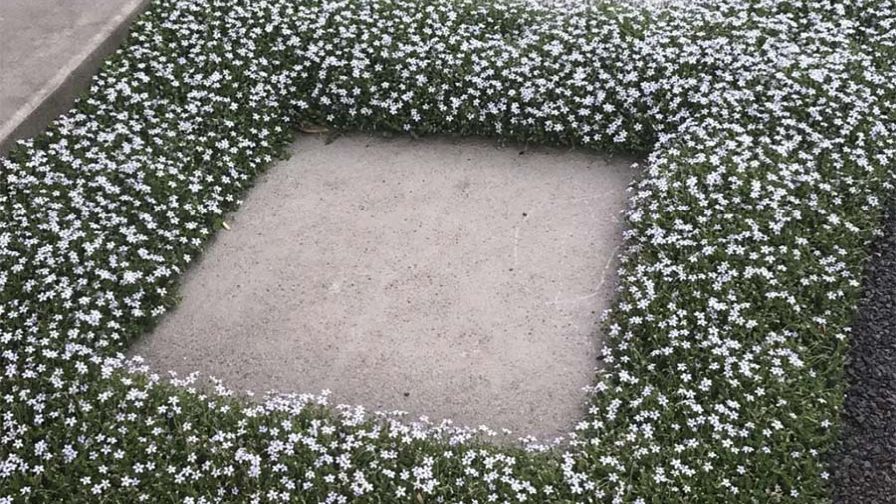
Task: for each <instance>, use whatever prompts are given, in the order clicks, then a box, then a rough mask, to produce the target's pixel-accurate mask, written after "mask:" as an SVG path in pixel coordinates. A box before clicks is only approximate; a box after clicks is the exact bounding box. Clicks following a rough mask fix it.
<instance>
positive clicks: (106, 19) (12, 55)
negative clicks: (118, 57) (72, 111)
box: [0, 0, 149, 155]
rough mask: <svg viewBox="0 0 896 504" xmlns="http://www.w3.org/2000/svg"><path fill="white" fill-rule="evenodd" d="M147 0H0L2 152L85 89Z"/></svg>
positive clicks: (0, 153)
mask: <svg viewBox="0 0 896 504" xmlns="http://www.w3.org/2000/svg"><path fill="white" fill-rule="evenodd" d="M148 1H149V0H0V155H2V154H4V153H5V152H7V151H8V149H9V147H10V146H11V145H12V143H13V142H14V141H15V140H17V139H21V138H28V137H31V136H33V135H36V134H37V133H38V132H40V131H41V130H42V129H43V128H45V127H46V126H47V124H49V123H50V121H52V120H53V118H55V117H57V116H58V115H59V114H61V113H63V112H65V111H66V110H68V109H69V108H70V107H71V105H72V103H73V102H74V100H75V98H76V97H77V96H78V94H80V93H81V92H82V91H84V90H85V89H87V87H88V85H89V83H90V79H91V78H92V77H93V75H94V74H95V73H96V70H97V69H98V68H99V66H100V64H101V63H102V61H103V59H104V58H105V57H106V56H108V55H109V54H111V53H112V52H113V51H114V50H115V49H116V48H117V47H118V46H119V45H120V43H121V42H122V41H123V40H124V38H125V36H126V34H127V28H128V26H129V25H130V22H131V20H132V19H133V18H134V17H135V16H136V15H137V14H138V13H139V12H141V11H142V9H143V8H145V6H146V5H147V4H148Z"/></svg>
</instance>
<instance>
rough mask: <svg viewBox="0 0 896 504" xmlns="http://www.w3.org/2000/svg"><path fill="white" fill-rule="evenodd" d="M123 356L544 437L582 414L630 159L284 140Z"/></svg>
mask: <svg viewBox="0 0 896 504" xmlns="http://www.w3.org/2000/svg"><path fill="white" fill-rule="evenodd" d="M292 154H293V155H292V157H291V159H289V160H288V161H284V162H280V163H278V164H276V165H275V166H273V167H272V168H271V169H270V171H268V172H267V173H266V174H265V175H263V176H261V177H260V180H259V183H258V185H257V186H256V187H255V188H253V189H252V191H251V192H250V193H249V194H248V196H247V198H246V200H245V202H244V204H243V206H242V207H241V208H240V210H239V211H238V212H236V213H235V214H234V215H232V216H231V217H230V219H232V220H230V221H229V225H230V228H231V229H230V230H229V231H227V230H222V231H220V232H219V233H218V236H217V238H216V239H215V241H214V242H213V243H212V244H211V245H210V247H209V248H208V249H207V251H206V252H205V254H204V256H203V257H202V258H201V259H200V260H198V261H197V264H195V265H194V266H193V267H192V268H191V269H190V271H189V272H188V273H187V275H186V278H185V280H184V284H183V286H182V289H181V295H182V297H183V300H182V303H181V304H180V305H179V306H178V307H177V308H176V309H174V310H173V311H172V312H171V313H169V314H168V315H166V316H165V317H164V318H163V319H162V321H161V322H160V324H159V326H158V327H157V328H156V330H155V331H154V332H153V333H152V334H150V335H147V336H145V337H144V338H142V339H141V340H140V341H138V342H137V343H135V345H134V346H133V347H132V353H133V354H139V355H142V356H144V357H146V358H147V360H148V362H149V364H150V365H152V366H153V368H154V369H156V370H159V371H162V370H175V371H178V372H179V373H189V372H191V371H200V372H202V373H203V374H206V375H208V374H210V375H212V376H215V377H218V378H222V379H223V380H224V381H225V383H226V384H227V385H228V386H230V387H232V388H234V389H236V390H246V389H250V390H253V391H255V392H259V393H260V392H264V391H267V390H272V389H275V390H278V391H281V392H312V393H317V392H320V391H321V390H323V389H329V390H331V391H332V396H331V397H332V401H333V402H334V403H347V404H361V405H364V406H366V407H368V408H369V409H375V410H396V409H397V410H404V411H408V412H409V413H411V415H413V418H416V417H417V416H420V415H427V416H429V417H430V418H431V419H432V420H436V421H437V420H441V419H442V418H451V419H454V420H455V421H456V422H457V423H459V424H465V425H471V426H476V425H480V424H486V425H489V426H490V427H493V428H496V429H499V428H509V429H511V430H513V431H514V434H515V435H520V436H522V435H527V434H532V435H536V436H539V437H541V438H545V437H552V436H554V435H558V434H563V433H565V432H568V431H569V429H571V428H572V426H573V425H574V423H575V422H576V421H577V420H578V419H579V418H580V417H581V415H582V414H583V406H584V401H585V399H586V395H585V393H584V392H583V390H582V388H583V387H585V386H587V385H589V384H591V383H592V380H593V374H594V369H595V367H596V366H597V361H596V356H597V354H598V349H599V344H600V334H599V324H598V317H599V315H600V313H601V312H602V311H603V309H604V308H606V307H607V306H608V303H609V300H610V298H611V294H612V292H613V287H614V283H615V277H614V274H615V261H614V257H615V254H616V251H617V248H618V244H619V243H620V240H621V225H620V218H621V214H620V212H621V210H622V208H623V206H624V198H625V187H626V185H627V184H628V183H629V182H630V180H631V178H632V176H633V173H634V170H633V169H632V167H631V165H632V162H633V160H632V159H627V158H626V159H623V158H607V157H604V156H600V155H597V154H594V153H584V152H569V151H566V150H559V149H547V148H537V149H528V150H526V151H525V152H523V151H522V148H521V147H519V146H512V147H505V148H499V147H497V146H496V145H495V144H494V142H493V141H489V140H481V139H480V140H471V139H464V140H457V139H427V140H417V141H413V140H410V139H404V138H402V139H391V140H390V139H383V138H374V137H369V136H364V135H357V136H355V135H353V136H349V137H343V138H340V139H338V140H336V141H335V142H334V143H332V144H330V145H326V144H325V142H324V141H323V140H322V139H321V138H319V137H313V136H302V137H300V138H299V139H298V140H297V142H296V143H295V144H294V145H293V148H292Z"/></svg>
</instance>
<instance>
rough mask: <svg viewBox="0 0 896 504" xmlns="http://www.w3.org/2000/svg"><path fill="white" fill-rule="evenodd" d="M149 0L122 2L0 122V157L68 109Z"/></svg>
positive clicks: (117, 45) (122, 39)
mask: <svg viewBox="0 0 896 504" xmlns="http://www.w3.org/2000/svg"><path fill="white" fill-rule="evenodd" d="M149 2H150V0H129V1H127V2H125V4H124V5H123V6H122V8H121V10H120V11H119V12H118V14H117V15H115V16H114V17H113V18H111V19H110V20H109V22H108V23H106V24H105V25H104V26H103V29H102V30H100V32H99V33H97V34H96V35H95V36H94V37H93V38H91V39H90V42H89V43H88V44H87V45H86V47H85V48H84V50H83V51H80V52H79V53H78V54H76V55H75V56H74V57H73V58H71V59H70V60H69V61H68V62H67V63H66V64H65V65H63V66H62V68H60V69H59V71H58V72H56V74H55V75H54V76H53V78H52V79H50V80H49V81H47V83H46V84H45V85H44V86H43V87H42V88H40V90H39V91H37V92H36V93H34V95H33V96H32V97H31V99H30V100H28V102H26V103H25V104H24V105H22V107H20V108H19V109H18V110H16V112H15V113H14V114H13V115H12V117H10V118H9V120H7V121H6V122H4V123H2V124H0V156H5V155H6V154H7V153H8V152H9V150H10V149H11V148H12V146H13V145H14V144H15V142H16V140H20V139H23V138H30V137H33V136H35V135H37V134H38V133H40V132H41V131H43V129H44V128H46V127H47V125H48V124H50V122H52V121H53V119H55V118H56V117H58V116H59V115H61V114H62V113H64V112H66V111H68V110H69V109H70V108H71V106H72V104H74V102H75V99H76V98H77V97H78V95H79V94H81V92H82V91H84V90H85V89H87V88H88V87H89V85H90V81H91V79H92V78H93V76H94V74H95V73H96V72H97V70H99V68H100V66H101V65H102V63H103V61H104V60H105V59H106V57H107V56H109V55H110V54H112V53H113V52H114V51H115V50H116V49H118V47H119V46H120V45H121V43H122V42H123V41H124V39H125V37H127V35H128V31H129V30H130V26H131V22H132V21H133V20H134V19H135V18H136V17H137V16H138V15H140V14H141V13H142V12H143V11H144V9H146V7H147V6H148V5H149Z"/></svg>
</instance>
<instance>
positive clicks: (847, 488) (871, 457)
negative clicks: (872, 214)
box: [831, 208, 896, 504]
mask: <svg viewBox="0 0 896 504" xmlns="http://www.w3.org/2000/svg"><path fill="white" fill-rule="evenodd" d="M852 338H853V345H852V348H851V350H850V352H849V360H848V361H847V364H846V379H847V383H848V384H849V389H848V390H847V393H846V402H845V404H844V411H843V418H842V421H843V424H842V426H843V430H842V431H841V439H840V443H841V444H840V446H839V448H838V449H837V451H835V453H834V454H833V460H832V464H831V467H832V473H833V479H834V502H835V503H836V504H853V503H855V504H886V503H896V208H894V209H891V211H890V212H888V215H887V217H886V223H885V226H884V236H883V237H881V238H880V239H879V240H878V241H877V243H876V244H875V245H874V249H873V255H872V257H871V260H870V261H869V264H868V267H867V269H866V271H865V283H864V286H863V293H862V299H861V301H860V302H859V307H858V313H857V319H856V321H855V323H854V325H853V334H852Z"/></svg>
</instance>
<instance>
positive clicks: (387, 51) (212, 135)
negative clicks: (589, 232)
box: [0, 0, 896, 503]
mask: <svg viewBox="0 0 896 504" xmlns="http://www.w3.org/2000/svg"><path fill="white" fill-rule="evenodd" d="M894 8H896V5H893V3H892V2H889V1H886V0H880V1H878V0H859V1H848V2H847V1H835V0H829V1H818V2H814V1H813V2H808V1H807V2H800V1H796V0H783V1H762V0H757V1H745V0H723V1H722V2H717V3H716V2H714V3H712V4H710V3H701V2H692V3H676V2H673V3H671V4H669V5H665V6H658V7H653V8H650V9H646V8H642V7H638V6H636V5H631V4H628V3H605V2H595V3H587V4H586V3H581V2H572V3H563V4H559V5H553V6H549V7H541V6H539V5H538V4H534V3H524V2H517V1H515V0H498V1H497V2H479V1H471V0H466V1H465V0H451V1H449V2H432V1H428V0H417V1H411V0H392V1H390V0H358V1H346V2H340V1H333V0H326V1H313V0H309V1H300V2H296V1H292V0H263V1H251V2H250V1H248V0H245V1H236V2H234V1H223V0H161V1H158V2H155V4H154V5H153V6H152V7H151V9H150V10H149V12H147V13H146V14H145V15H144V16H142V17H141V18H140V20H139V21H138V22H137V23H136V25H135V27H134V30H133V33H132V35H131V36H130V39H129V41H128V43H127V44H126V45H125V46H124V47H123V48H122V49H121V50H120V51H119V52H118V53H117V54H116V55H115V56H114V57H113V58H112V59H111V60H110V61H109V62H108V63H107V64H106V65H105V66H104V68H103V70H102V71H101V73H100V74H99V75H98V77H97V78H96V79H95V82H94V84H93V87H92V88H91V90H90V92H89V94H88V95H86V96H85V97H84V98H83V99H81V100H80V101H79V102H78V103H77V105H76V107H75V109H74V110H73V111H72V112H70V113H69V114H66V115H65V116H64V117H62V118H60V119H59V120H58V121H56V122H55V123H54V124H53V125H52V126H51V127H50V128H49V129H48V131H47V132H46V133H44V134H42V135H40V136H39V137H37V138H35V139H34V140H33V141H28V142H24V143H22V144H21V145H19V146H18V147H17V148H15V149H14V150H13V151H12V152H11V153H10V156H9V158H8V159H4V160H2V178H0V359H2V364H0V368H2V373H3V374H2V380H0V391H2V401H3V407H2V427H0V429H2V430H0V432H2V433H0V481H2V482H3V484H2V485H0V501H4V502H97V501H100V502H103V501H105V502H142V501H145V502H167V501H177V502H193V503H196V502H348V501H350V500H357V501H360V502H415V501H416V502H420V503H424V502H518V501H529V502H634V503H647V502H817V501H819V500H822V501H823V500H825V499H826V498H827V496H828V495H829V489H828V487H827V484H826V481H825V480H826V478H827V471H828V469H827V468H826V467H825V465H824V455H825V453H826V452H827V451H828V450H829V449H830V447H831V444H832V442H833V441H834V440H835V438H836V430H837V429H836V428H837V425H838V414H839V411H840V406H841V403H842V399H843V390H844V386H843V383H842V368H843V357H844V353H845V347H846V343H847V341H848V339H849V324H850V322H851V319H852V313H853V310H854V306H855V303H856V300H857V294H858V289H859V287H860V279H861V271H862V266H863V264H864V262H865V259H866V256H867V249H868V244H869V243H870V240H871V238H872V237H873V236H874V235H875V234H876V233H877V232H878V230H879V228H880V216H881V214H882V209H883V207H884V205H886V204H887V202H888V198H887V196H888V194H889V193H890V192H891V191H892V189H893V186H892V183H891V181H892V169H891V166H892V163H893V156H894V154H896V150H894V124H893V119H894V110H893V103H894V92H893V91H894V90H893V84H892V83H893V82H894V81H896V79H894V77H896V75H893V74H894V71H893V59H894V54H896V53H894V35H893V27H894V17H896V14H894V12H896V10H894ZM299 121H312V122H324V123H327V124H329V125H331V126H332V127H335V128H341V129H391V130H399V131H405V132H408V133H410V134H414V135H420V134H426V133H432V132H441V133H453V134H463V135H469V134H475V135H487V136H499V137H502V138H508V139H514V140H521V141H529V142H540V143H557V144H576V145H583V146H587V147H592V148H596V149H605V150H606V149H610V150H613V149H615V150H625V151H630V152H642V153H647V152H649V157H648V162H647V165H646V167H645V172H644V175H643V178H642V179H641V180H639V181H638V182H637V183H636V184H635V185H634V187H633V190H632V197H631V203H630V208H629V210H628V212H627V221H628V224H629V230H628V231H627V233H626V242H625V246H624V249H625V250H624V253H623V257H622V266H621V268H620V282H621V285H620V291H619V297H618V300H617V302H616V304H615V306H614V308H613V310H612V311H611V312H610V313H609V315H608V320H607V333H608V336H607V337H608V342H607V348H606V351H605V353H606V356H605V361H606V363H607V365H606V368H605V369H604V370H602V371H601V372H600V373H599V374H598V376H597V378H596V381H595V386H594V388H593V396H592V398H591V406H590V409H589V412H588V414H587V415H586V417H585V418H583V419H582V421H581V422H580V424H579V425H578V426H577V428H576V431H575V433H574V434H573V438H572V439H571V441H570V443H569V444H568V445H567V446H565V447H564V448H562V449H559V450H551V451H546V452H543V453H540V452H536V451H523V450H518V449H511V448H503V447H495V446H490V445H488V444H485V443H481V442H479V441H477V440H476V439H474V438H473V435H472V433H470V432H464V431H456V430H452V429H450V428H446V427H444V426H421V425H409V424H403V423H400V422H398V421H396V420H394V419H389V418H375V417H371V416H370V415H365V414H364V413H363V412H362V411H360V410H358V409H352V408H344V409H342V410H339V411H334V410H330V409H327V408H323V407H322V406H321V405H320V404H319V403H320V398H315V397H311V396H292V397H288V396H287V397H282V396H281V397H271V398H269V400H267V401H266V402H265V403H264V404H261V405H259V404H253V403H249V402H246V401H243V400H240V399H239V398H234V397H230V393H229V392H228V391H227V390H226V389H225V388H224V387H223V385H222V386H219V387H218V388H217V390H215V391H213V392H209V391H206V390H204V389H201V388H198V387H195V386H194V385H193V384H192V383H191V380H190V379H185V380H174V381H173V382H169V381H166V380H163V379H161V378H160V377H159V376H158V375H155V374H152V373H151V372H149V373H147V372H144V371H147V370H144V369H141V367H140V366H139V363H133V362H127V361H126V360H125V359H124V357H123V353H122V352H123V350H124V349H125V348H126V346H127V344H128V342H129V341H131V340H133V339H134V338H135V337H136V336H137V335H138V334H140V333H141V332H142V331H144V330H145V329H146V328H147V327H148V326H150V325H151V324H152V323H153V321H154V320H155V319H156V318H157V317H158V316H159V315H161V314H162V313H163V312H164V310H165V309H166V307H169V306H171V305H172V304H173V303H174V301H175V287H176V283H175V282H176V279H177V277H178V275H179V274H180V273H181V272H182V271H183V269H184V267H185V266H186V265H187V263H188V262H189V261H190V259H191V258H192V257H193V256H195V255H196V254H197V253H198V252H199V251H200V250H201V246H202V244H203V242H204V241H205V240H206V238H207V237H208V236H209V235H210V234H211V232H212V231H213V230H214V229H216V228H217V227H218V226H219V225H220V222H221V220H220V219H221V215H222V213H223V212H224V211H225V210H227V209H230V208H233V207H234V206H235V205H236V203H237V202H238V198H239V196H240V194H241V193H242V191H243V190H244V189H245V187H246V186H248V185H249V184H250V183H251V181H252V178H253V176H254V175H255V174H256V173H257V172H258V171H259V170H261V169H263V168H264V166H266V165H267V164H268V163H270V162H271V161H272V160H273V159H274V158H275V157H276V156H277V155H278V154H279V153H280V152H281V150H282V149H283V147H284V145H285V143H286V142H287V141H288V137H289V135H288V132H289V129H290V126H291V125H293V124H295V123H297V122H299Z"/></svg>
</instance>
